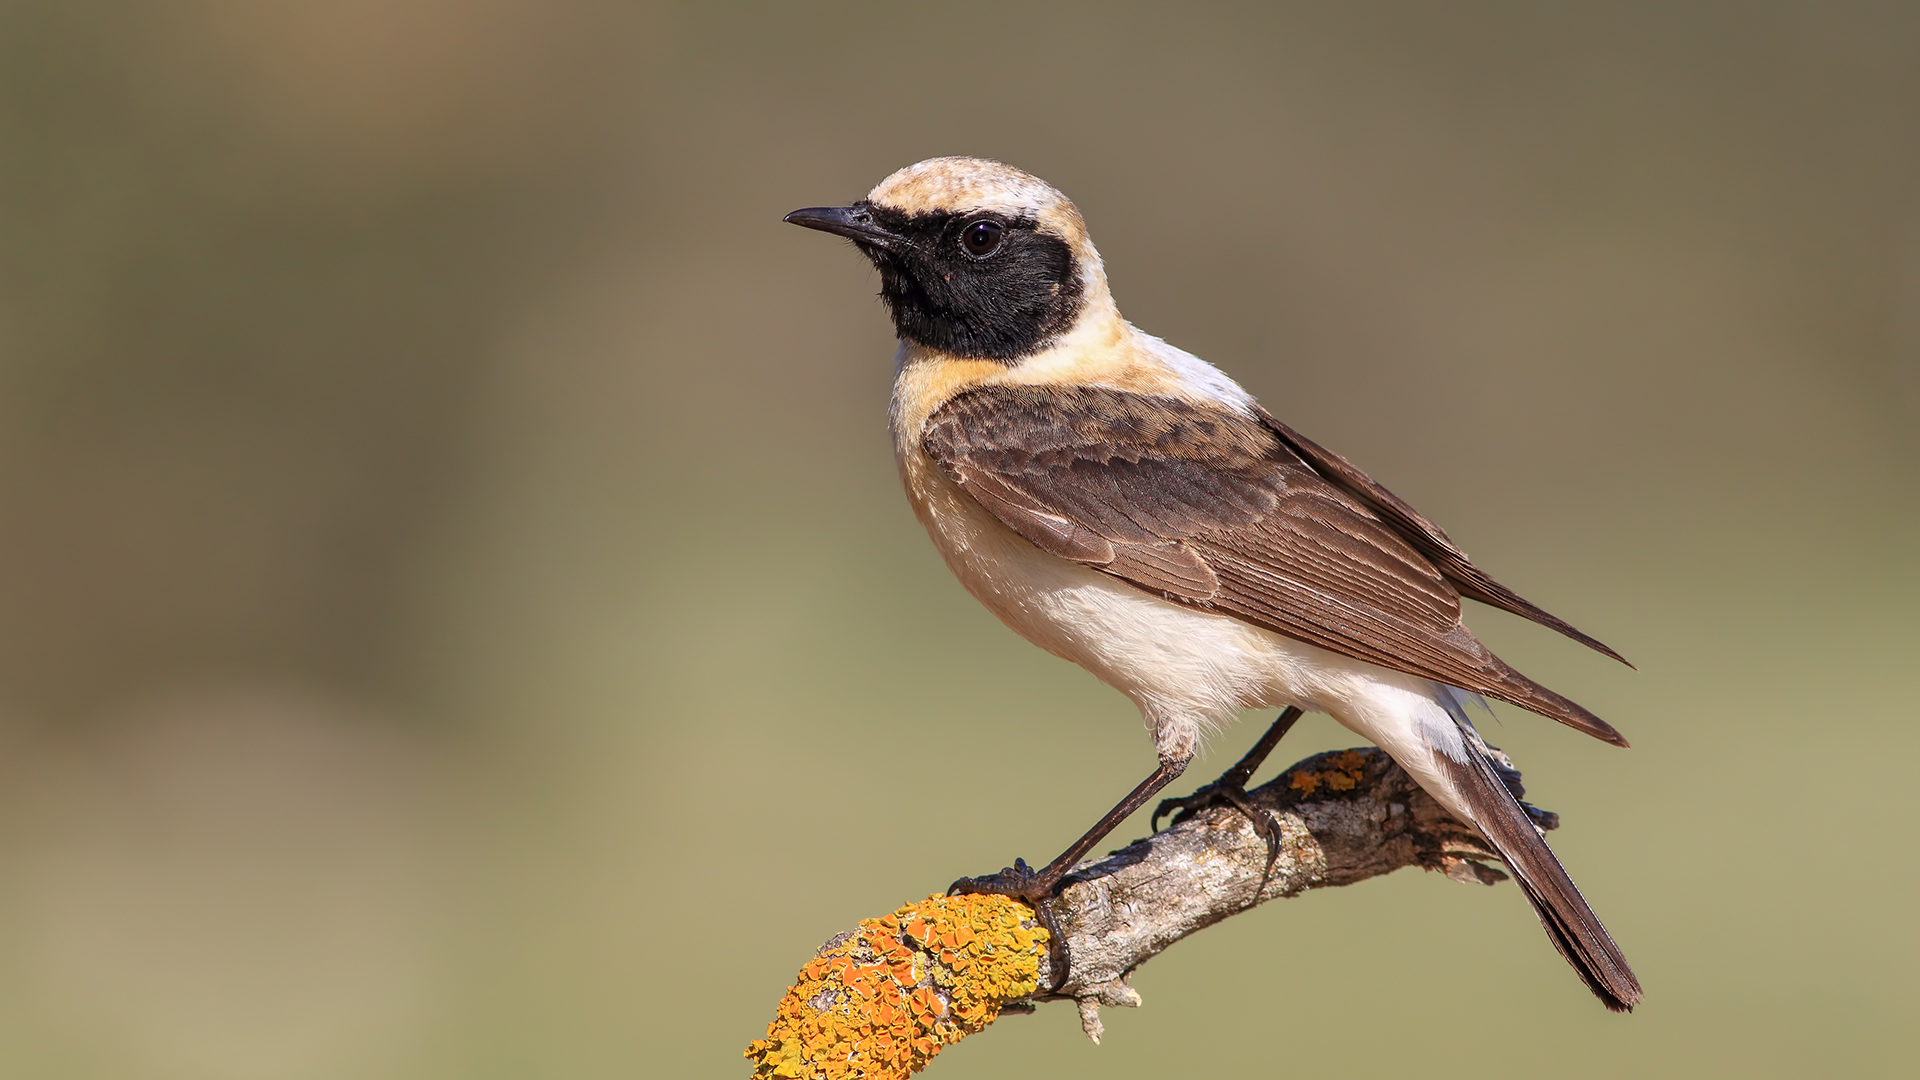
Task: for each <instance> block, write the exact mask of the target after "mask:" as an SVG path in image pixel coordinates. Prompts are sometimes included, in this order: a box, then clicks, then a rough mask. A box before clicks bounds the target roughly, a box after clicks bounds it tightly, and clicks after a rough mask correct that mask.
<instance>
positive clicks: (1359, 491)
mask: <svg viewBox="0 0 1920 1080" xmlns="http://www.w3.org/2000/svg"><path fill="white" fill-rule="evenodd" d="M1260 418H1261V419H1262V420H1265V421H1266V422H1267V426H1269V427H1271V428H1272V429H1273V430H1274V431H1275V432H1276V433H1278V434H1279V436H1280V438H1281V439H1282V440H1283V441H1284V442H1286V444H1287V446H1288V448H1289V449H1291V450H1293V451H1294V452H1295V453H1297V454H1299V455H1300V456H1301V457H1302V458H1304V459H1305V460H1306V461H1307V462H1308V463H1309V464H1311V465H1312V466H1313V467H1314V469H1315V470H1316V471H1318V472H1319V473H1320V475H1322V476H1324V477H1326V478H1327V479H1328V480H1330V481H1332V482H1333V483H1335V484H1337V485H1339V486H1340V488H1341V489H1342V490H1344V491H1346V492H1347V493H1348V494H1350V495H1352V496H1354V497H1355V498H1357V499H1359V500H1360V501H1361V502H1363V503H1365V504H1366V506H1367V508H1368V509H1370V510H1372V511H1373V512H1374V513H1375V514H1377V515H1379V516H1380V518H1381V519H1382V520H1384V521H1386V522H1389V523H1390V524H1392V525H1393V527H1394V528H1395V529H1396V530H1397V531H1398V532H1399V533H1400V535H1401V536H1403V537H1405V538H1406V539H1407V540H1408V541H1410V542H1411V543H1412V544H1413V546H1414V547H1416V548H1418V549H1419V550H1420V553H1421V554H1422V555H1425V556H1426V557H1427V558H1429V559H1431V560H1433V563H1434V566H1435V567H1436V568H1438V569H1439V571H1440V572H1441V573H1442V574H1445V575H1446V577H1447V580H1448V581H1450V582H1452V583H1453V585H1454V587H1455V588H1457V589H1459V590H1460V592H1461V594H1462V595H1464V596H1470V597H1472V598H1473V599H1475V600H1478V601H1480V602H1481V603H1483V604H1491V605H1493V606H1494V607H1497V608H1500V609H1501V610H1503V611H1511V612H1513V613H1514V614H1515V615H1518V616H1520V617H1522V618H1525V619H1531V620H1533V621H1534V622H1537V623H1539V624H1540V625H1542V626H1546V627H1550V628H1552V629H1554V630H1557V631H1559V632H1560V633H1562V634H1565V635H1566V636H1568V637H1570V638H1572V639H1573V640H1575V641H1577V642H1579V643H1580V644H1582V645H1585V646H1587V647H1588V648H1590V649H1594V650H1596V651H1598V652H1600V653H1603V654H1605V655H1607V656H1611V657H1613V658H1614V659H1615V660H1618V661H1620V662H1621V663H1623V664H1626V665H1627V666H1628V667H1632V666H1633V664H1632V663H1631V662H1630V661H1629V660H1628V659H1627V658H1626V657H1624V656H1621V655H1620V654H1619V653H1617V652H1614V651H1613V649H1611V648H1609V647H1608V646H1607V645H1606V644H1605V643H1604V642H1601V641H1599V640H1597V639H1595V638H1592V637H1589V636H1587V635H1586V634H1583V633H1581V632H1580V631H1579V630H1576V629H1574V627H1573V626H1572V625H1571V624H1569V623H1567V622H1566V621H1565V620H1563V619H1560V618H1557V617H1555V616H1553V615H1551V614H1548V613H1547V612H1546V611H1543V610H1541V609H1540V608H1539V607H1538V606H1537V605H1535V604H1533V603H1530V602H1529V601H1528V600H1527V599H1526V598H1524V597H1522V596H1521V595H1520V594H1519V593H1516V592H1514V591H1513V590H1512V589H1509V588H1507V587H1506V586H1505V585H1502V584H1500V583H1499V582H1497V581H1495V580H1493V579H1492V578H1490V577H1488V576H1487V575H1486V572H1485V571H1483V570H1481V569H1480V568H1479V567H1477V566H1475V565H1473V563H1472V562H1470V561H1469V560H1468V559H1467V553H1466V552H1464V551H1461V550H1460V549H1459V548H1457V547H1455V546H1454V544H1453V541H1452V540H1450V539H1448V537H1447V534H1446V533H1445V532H1442V531H1441V529H1440V526H1438V525H1435V524H1434V523H1433V522H1431V521H1428V520H1427V519H1426V518H1425V517H1424V516H1422V515H1421V513H1420V512H1419V511H1418V510H1415V509H1414V508H1413V507H1411V506H1408V505H1407V504H1406V503H1405V502H1403V501H1401V499H1400V497H1399V496H1398V495H1395V494H1394V493H1393V492H1391V491H1388V490H1387V489H1386V488H1383V487H1381V486H1380V485H1379V484H1376V483H1374V481H1373V478H1372V477H1370V476H1368V475H1367V474H1366V473H1363V472H1361V471H1360V470H1359V468H1358V467H1356V466H1355V465H1354V464H1353V463H1352V462H1350V461H1348V460H1347V459H1346V458H1343V457H1341V456H1340V455H1339V454H1336V453H1334V452H1333V451H1331V450H1328V449H1327V448H1325V447H1323V446H1321V445H1320V444H1319V443H1316V442H1314V441H1313V440H1312V439H1309V438H1307V437H1306V436H1305V435H1302V434H1300V433H1299V432H1297V431H1295V430H1293V429H1292V428H1290V427H1288V426H1287V425H1285V424H1283V423H1281V422H1280V421H1278V420H1275V419H1274V418H1273V417H1272V416H1269V415H1267V413H1266V412H1264V411H1262V412H1261V414H1260Z"/></svg>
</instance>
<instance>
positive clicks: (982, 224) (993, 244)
mask: <svg viewBox="0 0 1920 1080" xmlns="http://www.w3.org/2000/svg"><path fill="white" fill-rule="evenodd" d="M960 245H961V246H962V247H964V248H966V249H967V254H969V255H972V256H975V257H976V258H977V257H982V256H986V255H991V254H993V249H994V248H997V247H999V246H1000V223H999V222H997V221H976V222H974V223H973V224H971V225H969V226H967V227H966V228H965V229H963V230H962V231H961V233H960Z"/></svg>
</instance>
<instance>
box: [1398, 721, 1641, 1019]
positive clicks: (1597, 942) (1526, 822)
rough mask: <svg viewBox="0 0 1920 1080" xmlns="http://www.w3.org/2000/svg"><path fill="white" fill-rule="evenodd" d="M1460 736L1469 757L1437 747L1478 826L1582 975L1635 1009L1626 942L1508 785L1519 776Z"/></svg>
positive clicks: (1603, 996)
mask: <svg viewBox="0 0 1920 1080" xmlns="http://www.w3.org/2000/svg"><path fill="white" fill-rule="evenodd" d="M1462 734H1463V735H1464V736H1466V740H1467V756H1468V757H1469V758H1470V759H1471V760H1469V761H1467V762H1456V761H1454V760H1452V759H1451V758H1449V757H1448V756H1447V755H1446V754H1445V753H1444V752H1436V753H1435V754H1434V760H1435V761H1437V762H1439V763H1440V765H1441V766H1442V768H1444V769H1445V770H1446V771H1447V773H1448V775H1449V778H1450V779H1452V780H1453V781H1454V785H1455V790H1456V791H1458V792H1460V794H1461V795H1462V796H1463V797H1465V799H1466V801H1467V805H1468V806H1469V807H1470V808H1471V809H1472V811H1473V815H1474V818H1475V821H1474V824H1476V825H1478V826H1479V828H1480V831H1481V833H1482V834H1483V835H1485V836H1486V838H1487V840H1488V841H1489V842H1491V843H1492V844H1493V849H1494V851H1495V852H1497V853H1498V854H1499V856H1500V859H1501V861H1502V862H1505V863H1506V864H1507V868H1508V869H1509V870H1512V871H1513V877H1514V880H1515V881H1517V882H1519V883H1520V889H1521V891H1522V892H1524V893H1526V894H1527V899H1528V900H1529V901H1531V902H1532V904H1533V910H1534V913H1535V914H1536V915H1538V916H1540V925H1541V926H1543V927H1545V928H1546V931H1547V936H1548V937H1550V938H1552V939H1553V945H1554V948H1557V949H1559V950H1560V955H1561V956H1564V957H1566V958H1567V963H1569V964H1572V965H1573V970H1575V971H1577V972H1579V973H1580V978H1581V979H1583V980H1585V982H1586V984H1587V989H1589V990H1592V991H1593V994H1594V996H1595V997H1597V998H1599V999H1600V1003H1601V1004H1603V1005H1605V1006H1606V1007H1607V1008H1609V1009H1613V1010H1615V1011H1616V1012H1631V1011H1633V1007H1634V1005H1635V1004H1637V1003H1638V1002H1639V1001H1640V983H1639V980H1637V979H1635V978H1634V977H1633V969H1632V968H1629V967H1628V966H1627V958H1626V957H1625V956H1624V955H1622V954H1621V952H1620V946H1618V945H1616V944H1614V941H1613V938H1612V936H1611V935H1609V934H1608V933H1607V928H1606V927H1605V926H1602V925H1601V924H1600V917H1599V916H1598V915H1595V914H1594V913H1593V908H1591V907H1589V906H1587V901H1586V898H1585V897H1583V896H1581V895H1580V890H1579V889H1578V888H1576V887H1574V884H1573V879H1572V878H1570V877H1568V876H1567V871H1566V869H1565V868H1564V867H1562V866H1561V865H1560V860H1559V859H1557V858H1555V857H1554V854H1553V850H1552V849H1551V848H1549V847H1547V842H1546V841H1545V840H1543V839H1541V837H1540V833H1539V831H1538V830H1536V829H1535V828H1534V825H1533V820H1532V819H1531V818H1530V817H1528V815H1527V812H1526V811H1525V810H1524V809H1522V808H1521V805H1520V802H1519V797H1518V796H1519V793H1518V792H1515V791H1513V790H1511V787H1510V783H1511V784H1512V785H1513V786H1517V780H1518V774H1515V780H1514V781H1513V782H1509V781H1507V780H1506V779H1505V778H1504V777H1503V776H1502V774H1501V772H1500V771H1499V770H1498V768H1497V766H1496V765H1495V763H1494V761H1493V760H1492V759H1491V757H1490V756H1489V754H1488V752H1487V751H1486V750H1484V749H1482V744H1481V743H1480V740H1479V738H1478V737H1477V736H1475V735H1474V734H1473V732H1472V731H1471V729H1467V730H1463V731H1462ZM1509 771H1511V770H1509Z"/></svg>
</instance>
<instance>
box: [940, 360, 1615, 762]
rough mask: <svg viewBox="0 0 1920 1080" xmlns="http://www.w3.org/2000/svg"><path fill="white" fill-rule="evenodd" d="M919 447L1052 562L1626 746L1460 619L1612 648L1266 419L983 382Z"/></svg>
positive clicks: (1096, 392) (1107, 394) (1089, 392)
mask: <svg viewBox="0 0 1920 1080" xmlns="http://www.w3.org/2000/svg"><path fill="white" fill-rule="evenodd" d="M921 446H922V449H924V450H925V451H926V453H927V454H928V456H929V457H931V458H932V459H933V460H934V461H935V462H937V463H938V464H939V465H940V467H941V468H942V469H943V470H944V471H945V472H946V473H947V475H948V476H950V477H952V478H953V480H954V481H955V482H956V483H958V484H959V485H960V487H961V488H962V490H964V491H966V492H967V493H968V494H969V495H971V496H972V497H973V498H974V499H975V500H977V501H978V502H979V503H980V505H981V506H982V507H984V508H985V509H986V510H987V511H988V512H989V513H991V514H993V515H994V516H995V517H996V518H998V519H999V520H1000V521H1001V522H1003V523H1005V524H1006V525H1007V526H1008V527H1009V528H1011V529H1012V530H1013V531H1014V532H1016V533H1018V534H1019V535H1020V536H1022V537H1024V538H1025V539H1027V540H1028V541H1030V542H1031V543H1033V544H1034V545H1035V546H1037V547H1039V548H1040V549H1041V550H1043V551H1046V552H1048V553H1050V554H1053V555H1056V556H1059V557H1060V558H1064V559H1070V560H1073V561H1076V562H1080V563H1084V564H1086V565H1088V566H1091V567H1094V568H1096V569H1098V570H1101V571H1103V572H1105V573H1109V574H1112V575H1114V576H1115V577H1118V578H1120V579H1121V580H1124V581H1127V582H1128V583H1130V584H1132V585H1134V586H1136V587H1138V588H1141V589H1143V590H1146V591H1148V592H1151V593H1154V594H1157V595H1160V596H1163V597H1166V598H1167V599H1169V600H1173V601H1176V602H1179V603H1186V604H1190V605H1193V606H1195V607H1200V608H1204V609H1207V610H1214V611H1219V612H1222V613H1224V614H1228V615H1232V616H1234V617H1236V618H1240V619H1244V620H1246V621H1248V622H1251V623H1253V624H1255V625H1257V626H1261V627H1265V628H1267V629H1270V630H1273V631H1275V632H1277V633H1280V634H1284V635H1286V636H1288V637H1291V638H1294V639H1296V640H1300V641H1305V642H1308V643H1309V644H1313V645H1317V646H1319V647H1321V648H1325V649H1328V650H1330V651H1332V652H1336V653H1339V654H1341V655H1344V656H1351V657H1354V658H1356V659H1360V660H1365V661H1367V662H1369V663H1374V664H1379V665H1380V666H1382V667H1386V668H1390V669H1393V670H1396V671H1405V672H1408V673H1411V674H1416V675H1420V676H1422V677H1424V678H1430V679H1434V680H1435V681H1438V682H1443V683H1446V684H1448V685H1450V686H1456V687H1460V688H1461V689H1465V690H1471V691H1474V692H1476V693H1480V694H1485V695H1486V696H1488V697H1493V698H1497V699H1499V700H1502V701H1507V702H1511V703H1513V704H1516V705H1519V706H1521V707H1522V708H1526V709H1530V710H1532V711H1535V712H1539V713H1541V714H1542V715H1545V716H1550V717H1552V718H1553V719H1556V720H1559V721H1561V722H1563V723H1566V724H1569V725H1571V726H1573V727H1576V728H1579V729H1581V730H1583V731H1586V732H1588V733H1589V734H1592V735H1595V736H1596V737H1599V738H1602V739H1605V740H1607V741H1609V742H1614V743H1619V744H1622V745H1624V744H1625V740H1624V739H1623V738H1621V736H1620V734H1619V733H1618V732H1617V731H1615V730H1614V729H1613V728H1612V727H1610V726H1608V725H1607V724H1606V723H1605V722H1604V721H1602V720H1600V719H1599V718H1598V717H1595V716H1594V715H1593V714H1592V713H1590V712H1588V711H1587V710H1585V709H1583V708H1581V707H1580V706H1578V705H1576V704H1574V703H1573V702H1571V701H1568V700H1567V699H1565V698H1563V697H1561V696H1560V695H1558V694H1555V693H1553V692H1552V691H1550V690H1547V689H1546V688H1545V687H1542V686H1540V685H1539V684H1537V683H1535V682H1533V681H1532V680H1530V679H1528V678H1526V677H1525V676H1523V675H1521V674H1520V673H1519V672H1517V671H1514V670H1513V669H1512V668H1511V667H1509V666H1507V664H1506V663H1505V662H1503V661H1502V660H1500V658H1499V657H1497V656H1495V655H1493V653H1491V652H1490V651H1488V650H1487V648H1486V647H1485V646H1484V645H1482V644H1481V643H1480V642H1479V641H1478V640H1477V639H1476V638H1474V636H1473V635H1472V634H1471V633H1470V632H1468V630H1467V629H1466V627H1465V626H1464V625H1462V623H1461V620H1460V616H1461V611H1460V597H1461V595H1462V594H1464V595H1467V596H1470V597H1473V598H1475V599H1479V600H1483V601H1485V602H1488V603H1495V604H1497V605H1498V606H1501V607H1504V608H1506V609H1507V610H1510V611H1516V612H1518V613H1520V614H1523V615H1527V616H1528V617H1529V618H1534V619H1535V621H1539V622H1543V623H1545V624H1546V625H1548V626H1552V627H1553V628H1554V629H1557V630H1560V631H1561V632H1562V633H1566V634H1568V635H1569V636H1571V637H1574V638H1576V639H1577V640H1580V641H1583V642H1586V643H1588V644H1590V645H1593V646H1594V647H1596V648H1598V649H1600V650H1601V651H1603V652H1606V653H1607V654H1608V655H1617V654H1614V653H1613V652H1612V651H1611V650H1609V649H1607V648H1606V647H1605V646H1603V645H1600V644H1599V643H1598V642H1595V641H1593V640H1592V639H1590V638H1588V637H1586V636H1585V635H1583V634H1581V633H1580V632H1579V631H1577V630H1574V629H1573V628H1572V627H1571V626H1568V625H1567V624H1565V623H1563V622H1561V621H1560V620H1558V619H1555V618H1554V617H1553V616H1551V615H1547V614H1546V613H1545V612H1544V611H1541V610H1540V609H1539V608H1537V607H1534V606H1533V605H1531V604H1528V603H1527V602H1526V601H1524V600H1521V599H1520V598H1519V597H1518V596H1516V595H1514V594H1513V593H1512V592H1511V591H1510V590H1507V589H1505V587H1504V586H1500V585H1499V584H1498V583H1497V582H1494V581H1493V580H1492V579H1491V578H1488V577H1487V576H1486V575H1485V574H1484V573H1482V572H1480V571H1479V569H1478V568H1476V567H1474V566H1473V565H1472V564H1471V563H1470V562H1468V561H1467V559H1466V556H1465V555H1464V554H1462V553H1460V551H1459V549H1458V548H1456V547H1454V546H1453V544H1452V542H1451V541H1450V540H1448V539H1447V538H1446V534H1445V533H1443V532H1441V531H1440V529H1439V527H1438V526H1435V525H1433V524H1432V523H1431V522H1428V521H1427V520H1426V519H1425V518H1424V517H1421V516H1420V515H1419V514H1418V513H1417V512H1415V511H1414V510H1413V508H1412V507H1409V506H1407V505H1406V504H1405V503H1403V502H1401V501H1400V500H1399V499H1397V498H1395V497H1394V496H1393V495H1392V493H1391V492H1388V491H1387V490H1386V489H1385V488H1382V487H1380V486H1379V485H1378V484H1375V483H1373V481H1372V480H1371V479H1369V478H1368V477H1367V476H1366V475H1365V474H1364V473H1362V472H1360V470H1358V469H1357V468H1354V467H1353V466H1352V465H1351V464H1348V463H1347V462H1346V461H1345V460H1344V459H1342V458H1338V457H1336V456H1334V455H1332V454H1330V453H1328V452H1327V451H1325V450H1323V449H1321V448H1320V447H1318V446H1316V445H1314V444H1312V443H1310V442H1307V441H1306V440H1305V439H1303V438H1301V437H1300V436H1298V435H1297V434H1295V433H1293V432H1292V431H1291V430H1290V429H1286V428H1284V427H1282V426H1281V425H1279V424H1278V422H1277V421H1274V420H1272V418H1271V417H1268V416H1266V415H1265V414H1259V415H1255V416H1247V415H1242V414H1239V413H1235V412H1232V411H1229V410H1227V409H1225V408H1210V407H1207V406H1203V405H1196V404H1194V403H1191V402H1186V401H1182V400H1177V399H1172V398H1157V397H1148V396H1145V395H1140V394H1133V393H1128V392H1125V391H1119V390H1110V389H1104V388H1098V387H1079V388H1071V389H1063V388H1034V387H1008V386H998V387H983V388H976V389H974V390H970V391H967V392H965V393H963V394H960V395H958V396H956V397H955V398H954V399H953V400H951V401H949V402H947V403H946V404H945V405H943V406H942V407H941V408H940V409H938V410H936V411H935V412H934V414H933V415H932V416H931V417H930V418H929V419H928V421H927V425H926V427H925V429H924V430H923V432H922V438H921ZM1489 597H1491V598H1492V599H1489Z"/></svg>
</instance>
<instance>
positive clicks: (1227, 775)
mask: <svg viewBox="0 0 1920 1080" xmlns="http://www.w3.org/2000/svg"><path fill="white" fill-rule="evenodd" d="M1302 715H1304V712H1303V711H1302V710H1301V708H1300V707H1299V706H1298V705H1289V706H1287V709H1286V711H1285V712H1283V713H1281V714H1280V716H1279V718H1278V719H1276V720H1275V721H1274V722H1273V725H1272V726H1271V727H1269V728H1267V733H1266V734H1265V735H1262V736H1260V741H1259V742H1257V743H1254V744H1253V749H1251V750H1248V751H1247V753H1246V756H1245V757H1243V758H1241V759H1240V760H1239V761H1237V762H1235V763H1234V765H1233V767H1232V768H1230V769H1228V770H1227V771H1226V772H1223V773H1221V774H1220V779H1218V780H1215V781H1214V782H1213V783H1211V784H1207V785H1205V786H1203V787H1201V788H1200V789H1199V790H1197V791H1195V792H1194V793H1193V794H1191V795H1187V796H1184V797H1181V798H1177V799H1163V800H1161V802H1160V805H1159V806H1156V807H1154V808H1153V821H1152V827H1153V830H1154V831H1155V832H1158V831H1160V819H1161V818H1163V817H1165V816H1167V815H1168V814H1171V813H1173V812H1174V811H1175V810H1178V811H1180V814H1179V816H1178V817H1175V818H1174V819H1173V820H1175V821H1185V820H1186V819H1188V818H1190V817H1192V816H1193V815H1195V814H1197V813H1199V812H1200V811H1202V810H1205V809H1207V808H1208V807H1210V806H1218V805H1220V803H1222V802H1226V803H1229V804H1231V805H1232V806H1233V807H1234V808H1235V809H1237V810H1239V811H1240V812H1241V813H1243V814H1245V815H1247V819H1248V820H1249V821H1251V822H1253V827H1254V829H1255V830H1256V831H1258V832H1259V833H1260V835H1261V836H1262V837H1263V838H1264V839H1265V840H1266V841H1267V873H1269V874H1271V873H1273V864H1274V863H1276V862H1278V861H1279V860H1280V834H1279V832H1277V831H1276V830H1275V829H1274V826H1273V819H1272V818H1270V817H1268V816H1267V815H1266V814H1264V813H1261V812H1260V810H1259V809H1258V808H1256V807H1255V806H1254V805H1253V803H1252V802H1251V801H1250V800H1248V798H1247V781H1249V780H1251V779H1253V774H1254V773H1256V772H1258V771H1259V769H1260V766H1261V765H1262V764H1263V763H1265V762H1266V760H1267V755H1268V754H1271V753H1273V748H1274V747H1276V746H1278V745H1280V740H1281V738H1283V737H1284V736H1285V735H1286V734H1287V732H1288V731H1289V730H1291V729H1292V727H1293V725H1294V723H1295V722H1296V721H1298V720H1299V719H1300V717H1301V716H1302Z"/></svg>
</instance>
